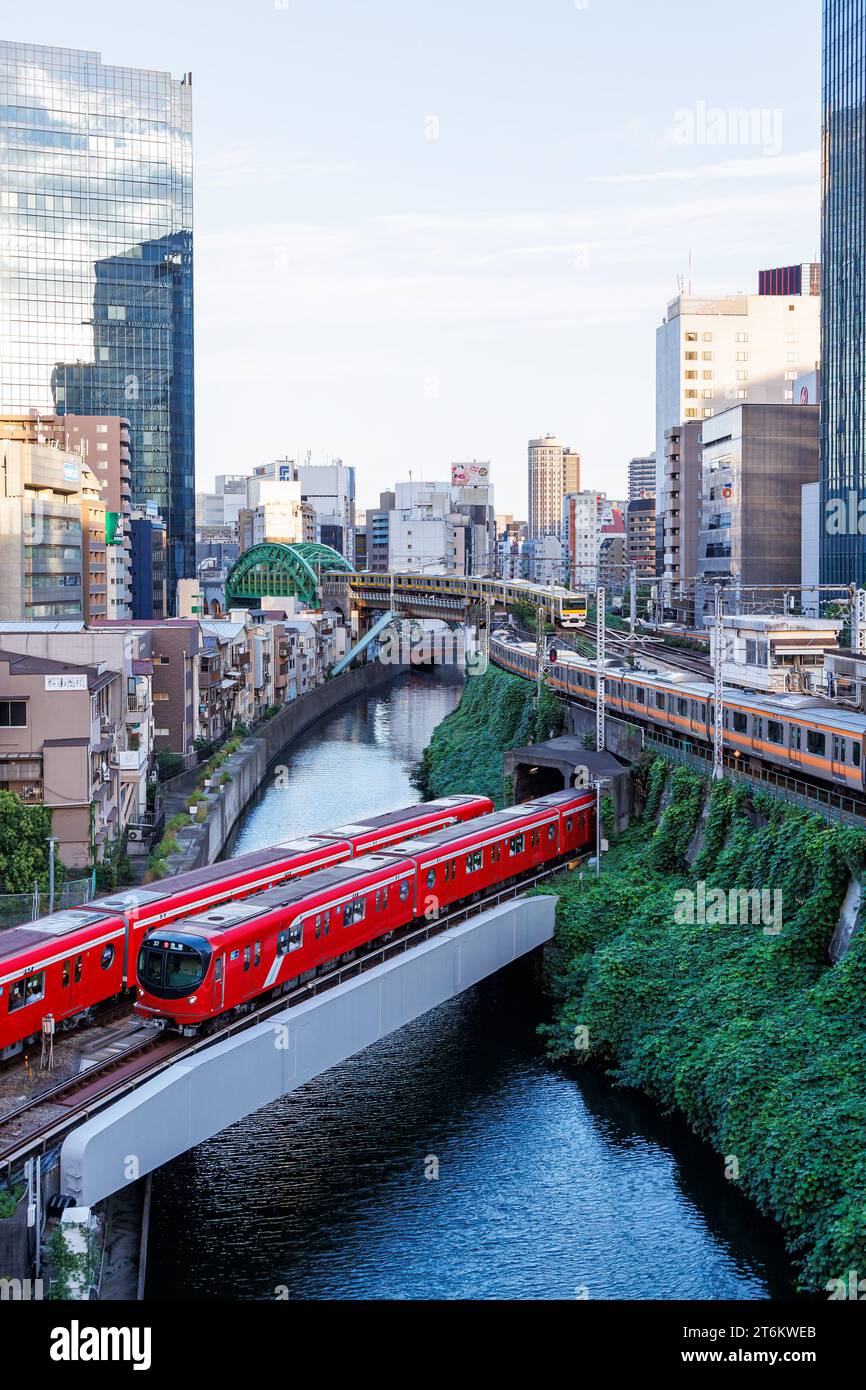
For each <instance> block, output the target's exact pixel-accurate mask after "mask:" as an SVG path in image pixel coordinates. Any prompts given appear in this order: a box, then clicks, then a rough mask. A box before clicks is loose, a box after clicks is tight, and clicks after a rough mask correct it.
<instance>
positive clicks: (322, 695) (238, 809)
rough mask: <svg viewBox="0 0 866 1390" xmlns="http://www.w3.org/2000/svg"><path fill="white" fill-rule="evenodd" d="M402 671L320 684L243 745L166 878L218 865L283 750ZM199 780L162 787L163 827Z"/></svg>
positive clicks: (366, 670)
mask: <svg viewBox="0 0 866 1390" xmlns="http://www.w3.org/2000/svg"><path fill="white" fill-rule="evenodd" d="M405 670H406V668H405V667H403V666H381V665H379V664H378V663H370V664H369V665H367V666H362V667H361V668H360V669H358V670H354V671H349V672H348V674H346V675H345V676H338V677H336V678H335V679H334V680H330V681H325V682H324V684H323V685H319V686H317V687H316V689H315V690H311V691H310V692H309V694H307V695H303V696H301V698H300V699H298V700H295V701H294V702H293V703H292V704H291V705H287V706H286V707H285V708H284V709H282V710H280V712H279V714H275V715H274V717H273V718H272V719H269V720H268V721H267V723H266V724H263V725H262V726H261V727H260V728H259V729H257V730H256V732H255V733H253V734H251V735H250V737H249V738H246V739H244V741H243V743H242V744H241V746H240V748H239V749H238V751H237V752H236V753H233V754H232V755H231V757H229V758H228V759H227V761H226V762H225V764H224V765H223V767H222V768H221V769H220V776H222V775H223V774H225V773H228V774H229V777H230V778H231V781H227V782H223V783H221V785H220V789H219V790H217V791H215V792H214V793H213V794H212V795H211V796H210V797H209V799H208V803H207V805H208V811H207V816H206V817H205V819H204V820H203V821H202V823H201V824H200V825H190V826H187V827H185V828H183V829H182V830H180V831H179V832H178V835H177V839H178V842H179V843H180V845H181V852H180V853H179V854H173V855H171V856H169V858H168V860H167V863H168V867H169V871H170V873H172V874H177V873H184V872H186V871H187V870H188V869H197V868H200V867H201V866H202V865H204V864H212V863H213V862H214V861H215V860H216V859H218V858H219V856H220V854H221V853H222V852H223V849H224V848H225V846H226V843H227V842H228V839H229V836H230V835H231V833H232V831H233V829H234V828H235V826H236V824H237V822H238V820H239V819H240V817H241V816H242V815H243V812H244V811H245V810H246V807H247V806H248V805H249V803H250V801H251V800H252V799H253V797H254V796H255V795H256V793H257V792H258V790H259V788H260V787H261V786H262V783H263V782H264V780H265V777H266V775H267V772H268V768H269V767H270V766H271V764H272V763H273V762H275V761H276V759H277V758H278V757H279V755H280V753H281V752H282V751H283V749H284V748H286V747H288V746H289V745H290V744H291V743H293V742H294V740H295V739H297V738H300V736H301V735H302V734H304V733H306V732H307V730H308V729H309V728H311V727H312V725H313V724H315V723H316V721H317V720H318V719H321V718H322V717H323V716H324V715H326V714H330V712H331V711H332V710H334V709H337V708H338V706H340V705H342V704H345V702H346V701H347V700H352V699H354V698H355V697H356V696H358V695H365V694H367V693H372V692H373V691H375V690H378V689H380V688H381V687H382V686H384V685H387V684H388V683H389V682H391V681H393V680H394V679H395V678H396V677H397V676H399V675H402V674H403V673H404V672H405ZM199 776H200V769H194V770H193V771H191V772H185V773H183V774H182V775H181V776H180V777H176V778H174V779H173V781H171V782H167V783H166V784H165V807H166V821H167V822H168V821H170V820H171V817H172V816H174V815H177V814H179V813H182V812H184V811H187V810H188V808H189V797H190V796H191V794H192V793H193V791H194V790H195V786H196V781H197V779H198V777H199Z"/></svg>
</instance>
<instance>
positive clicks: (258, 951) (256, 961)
mask: <svg viewBox="0 0 866 1390" xmlns="http://www.w3.org/2000/svg"><path fill="white" fill-rule="evenodd" d="M261 963H262V943H261V942H260V941H257V942H256V945H255V950H254V952H253V965H261Z"/></svg>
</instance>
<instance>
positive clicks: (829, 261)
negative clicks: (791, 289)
mask: <svg viewBox="0 0 866 1390" xmlns="http://www.w3.org/2000/svg"><path fill="white" fill-rule="evenodd" d="M823 12H824V21H823V101H822V107H821V109H822V112H823V129H822V132H821V151H822V158H823V170H822V209H821V220H822V227H821V243H822V244H821V259H822V270H823V287H822V299H821V304H822V315H823V335H822V337H823V352H822V357H821V475H820V482H821V499H820V507H821V517H822V518H823V521H824V524H823V525H822V528H821V546H820V574H821V583H822V584H839V585H847V584H855V585H856V586H857V587H858V588H861V589H862V588H866V536H864V534H863V532H862V531H861V528H860V525H859V514H860V509H861V507H862V505H863V502H864V499H866V457H864V449H863V422H864V420H866V379H864V376H863V366H862V364H863V361H864V354H866V328H864V322H863V317H864V313H866V265H864V259H863V247H864V239H866V220H864V219H866V168H864V163H863V147H864V140H866V91H864V63H863V32H864V24H866V3H864V0H824V7H823ZM816 357H817V353H816ZM840 502H841V503H842V507H843V514H842V518H841V519H840V521H841V524H840V521H834V522H833V523H832V524H831V521H830V517H831V510H832V509H831V504H832V503H835V504H836V508H837V509H838V506H839V503H840ZM852 504H853V511H855V512H856V513H857V515H852Z"/></svg>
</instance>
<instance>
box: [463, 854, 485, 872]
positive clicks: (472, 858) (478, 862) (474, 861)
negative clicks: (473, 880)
mask: <svg viewBox="0 0 866 1390" xmlns="http://www.w3.org/2000/svg"><path fill="white" fill-rule="evenodd" d="M483 868H484V850H483V849H476V850H473V851H472V853H471V854H467V856H466V872H467V874H474V873H475V871H476V870H477V869H483Z"/></svg>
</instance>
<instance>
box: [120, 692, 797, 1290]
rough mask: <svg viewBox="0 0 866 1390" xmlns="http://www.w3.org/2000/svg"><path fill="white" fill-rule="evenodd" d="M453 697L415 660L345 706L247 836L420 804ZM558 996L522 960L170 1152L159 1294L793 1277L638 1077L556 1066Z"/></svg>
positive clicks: (781, 1282)
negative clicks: (549, 1019)
mask: <svg viewBox="0 0 866 1390" xmlns="http://www.w3.org/2000/svg"><path fill="white" fill-rule="evenodd" d="M458 696H459V689H458V688H456V687H454V686H449V685H445V684H442V683H439V682H436V681H433V680H429V679H427V678H424V677H421V678H411V679H409V680H404V681H401V682H400V683H399V684H398V685H396V686H395V687H393V688H392V689H391V690H389V691H388V692H386V693H385V694H382V695H379V696H376V697H375V698H373V699H362V700H359V701H356V702H354V703H353V704H352V705H349V706H347V707H345V708H344V709H343V710H341V711H339V712H338V713H337V714H335V715H334V716H333V718H331V719H330V720H329V721H327V722H326V723H324V724H322V725H320V726H319V727H318V728H317V729H316V731H315V732H314V733H313V734H312V735H311V736H309V737H308V738H306V739H305V740H304V741H303V742H302V743H299V744H297V745H295V747H294V748H293V749H292V750H291V754H290V758H287V760H286V761H287V764H288V766H289V768H290V783H289V787H288V789H286V790H283V791H277V790H275V789H273V788H271V789H269V790H268V791H267V792H266V793H265V794H264V795H263V797H262V798H261V799H260V801H259V802H258V803H257V804H256V805H255V806H254V807H252V808H251V810H250V812H249V813H248V815H247V818H246V821H245V824H244V826H243V828H242V830H241V832H240V834H239V836H238V838H237V844H236V847H235V852H239V851H241V850H249V849H253V848H255V847H257V846H259V845H262V844H267V843H270V842H271V841H272V840H273V839H275V838H277V837H279V838H283V837H284V836H286V835H288V834H292V833H294V832H300V831H308V830H311V829H315V828H320V827H322V826H325V825H329V824H336V823H338V822H340V821H343V822H345V821H347V820H351V819H353V818H354V817H356V816H359V815H361V814H363V813H364V812H367V813H372V812H375V811H379V810H384V809H392V808H394V807H397V806H400V805H405V804H408V803H409V802H410V801H412V800H413V799H414V793H413V791H412V788H411V786H410V784H409V781H408V772H409V770H410V769H411V766H412V764H413V763H414V762H416V761H417V758H418V757H419V756H420V753H421V751H422V749H423V747H424V745H425V744H426V742H427V741H428V738H429V734H430V731H431V729H432V728H433V727H434V726H435V725H436V723H438V722H439V720H440V719H441V718H443V717H444V715H445V714H446V713H447V712H448V711H449V709H451V708H452V707H453V705H454V703H455V702H456V699H457V698H458ZM544 1009H545V1001H544V998H543V996H542V994H541V993H540V991H539V988H538V984H537V980H536V973H535V963H534V962H532V961H522V962H519V963H518V964H517V965H515V966H513V967H512V968H511V969H510V970H508V971H504V972H502V973H501V974H500V975H499V976H497V977H496V978H495V979H492V980H489V981H486V982H485V983H484V984H482V985H480V986H478V987H477V988H475V989H473V990H470V991H468V992H467V993H466V994H464V995H461V996H460V997H459V998H457V999H455V1000H453V1001H452V1002H451V1003H449V1004H447V1005H444V1006H443V1007H442V1008H439V1009H437V1010H435V1011H434V1012H432V1013H430V1014H428V1015H427V1016H426V1017H424V1018H421V1019H419V1020H418V1021H417V1022H415V1023H414V1024H411V1025H409V1026H408V1027H406V1028H404V1029H402V1030H401V1031H400V1032H399V1033H397V1034H394V1035H392V1036H391V1037H390V1038H386V1039H385V1040H384V1041H383V1042H381V1043H379V1044H378V1045H377V1046H376V1047H374V1048H370V1049H369V1050H368V1051H367V1052H365V1053H362V1054H361V1055H360V1056H358V1057H355V1058H352V1059H351V1060H350V1061H348V1062H346V1063H345V1064H343V1065H342V1066H340V1067H337V1068H335V1069H334V1070H332V1071H331V1072H329V1073H327V1074H326V1075H325V1076H322V1077H320V1078H319V1079H318V1080H317V1081H315V1082H314V1083H312V1084H311V1085H308V1086H306V1087H305V1088H303V1089H302V1090H300V1091H298V1092H296V1093H294V1094H293V1095H291V1096H287V1097H286V1098H285V1099H284V1100H282V1101H279V1102H277V1103H276V1104H274V1105H272V1106H270V1107H268V1108H267V1109H266V1110H264V1111H261V1112H259V1113H258V1114H256V1115H252V1116H250V1117H249V1118H248V1119H246V1120H244V1121H243V1122H242V1123H240V1124H238V1125H236V1126H234V1127H233V1128H232V1129H230V1130H227V1131H226V1132H225V1133H223V1134H220V1135H218V1136H216V1138H214V1139H212V1140H210V1141H209V1142H208V1143H206V1144H203V1145H201V1146H200V1147H199V1148H197V1149H195V1150H193V1151H192V1152H190V1153H188V1154H186V1155H185V1156H184V1157H183V1158H180V1159H178V1160H177V1161H176V1162H174V1163H172V1164H171V1165H169V1166H168V1167H167V1168H165V1169H163V1170H161V1171H160V1172H159V1173H158V1174H157V1175H156V1177H155V1180H154V1192H153V1197H154V1200H153V1216H152V1227H151V1241H150V1249H149V1255H148V1283H147V1293H148V1296H149V1297H150V1298H179V1297H203V1298H226V1297H228V1298H235V1297H240V1298H256V1299H270V1298H274V1297H289V1298H291V1299H304V1298H413V1299H418V1298H489V1299H493V1298H521V1299H530V1298H574V1297H575V1296H578V1291H580V1290H584V1289H585V1290H587V1291H588V1294H589V1296H590V1297H591V1298H627V1299H640V1298H665V1299H677V1298H704V1299H729V1298H755V1299H760V1298H768V1297H785V1296H786V1295H790V1293H791V1287H790V1284H789V1282H788V1277H787V1266H786V1262H785V1259H784V1255H783V1251H782V1246H781V1241H780V1240H779V1238H778V1235H777V1233H776V1231H775V1229H774V1228H773V1227H772V1226H771V1225H770V1224H769V1223H766V1222H764V1221H762V1220H761V1219H760V1218H759V1217H758V1216H757V1214H756V1213H755V1212H754V1210H753V1209H752V1208H751V1207H750V1206H749V1205H748V1204H747V1203H746V1202H745V1201H743V1200H742V1199H741V1198H740V1197H739V1196H738V1194H737V1193H736V1192H735V1191H733V1190H732V1189H731V1187H730V1185H729V1184H728V1183H727V1182H725V1180H724V1178H723V1177H722V1176H721V1165H720V1163H719V1162H718V1160H717V1159H716V1158H715V1156H714V1155H712V1154H711V1153H709V1151H708V1150H707V1149H706V1148H704V1147H703V1146H702V1145H700V1144H699V1143H697V1141H696V1140H694V1138H693V1137H692V1136H691V1135H690V1134H689V1132H688V1130H687V1129H686V1128H685V1126H682V1125H680V1124H678V1123H676V1122H672V1121H670V1120H667V1119H664V1118H663V1117H661V1116H660V1115H659V1114H658V1111H657V1110H656V1109H655V1108H654V1107H653V1106H651V1105H650V1104H649V1102H645V1101H644V1100H642V1098H641V1097H640V1096H636V1095H634V1094H633V1093H630V1092H629V1093H624V1092H620V1091H616V1090H614V1089H613V1088H612V1087H611V1086H610V1084H609V1083H608V1082H607V1081H606V1080H605V1079H604V1078H603V1077H601V1076H598V1075H594V1074H592V1073H588V1072H583V1073H581V1074H580V1075H579V1077H578V1078H577V1079H575V1078H574V1077H573V1076H571V1075H567V1074H565V1073H562V1072H560V1071H558V1070H556V1069H554V1068H552V1067H550V1066H549V1065H548V1064H547V1063H546V1061H545V1060H544V1057H543V1055H542V1052H541V1049H540V1047H539V1044H538V1041H537V1038H536V1035H535V1026H536V1024H537V1023H538V1021H539V1019H540V1018H541V1017H543V1014H544ZM434 1162H435V1163H438V1174H439V1176H438V1179H432V1178H429V1177H428V1176H427V1172H429V1171H432V1170H433V1168H434Z"/></svg>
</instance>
